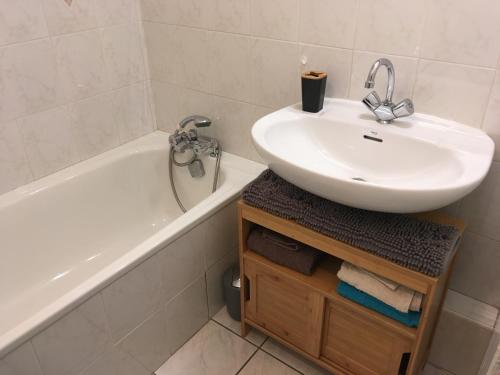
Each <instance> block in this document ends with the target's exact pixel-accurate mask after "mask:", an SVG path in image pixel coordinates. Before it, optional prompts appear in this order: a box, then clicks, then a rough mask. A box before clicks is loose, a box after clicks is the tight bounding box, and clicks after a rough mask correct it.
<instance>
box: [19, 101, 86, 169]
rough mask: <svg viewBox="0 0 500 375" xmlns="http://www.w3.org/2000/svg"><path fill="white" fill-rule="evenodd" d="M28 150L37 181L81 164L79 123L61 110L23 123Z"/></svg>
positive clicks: (22, 129) (22, 121)
mask: <svg viewBox="0 0 500 375" xmlns="http://www.w3.org/2000/svg"><path fill="white" fill-rule="evenodd" d="M19 126H20V129H21V131H22V133H23V136H24V146H25V150H26V154H27V156H28V160H29V163H30V166H31V170H32V172H33V177H34V178H35V179H38V178H41V177H43V176H46V175H49V174H51V173H54V172H55V171H58V170H60V169H63V168H65V167H67V166H69V165H71V164H75V163H77V162H78V161H80V156H79V154H78V148H77V145H76V131H75V127H76V125H75V119H74V118H73V116H72V115H71V112H70V110H69V108H67V107H58V108H55V109H51V110H49V111H45V112H39V113H37V114H35V115H32V116H28V117H24V118H22V119H20V120H19Z"/></svg>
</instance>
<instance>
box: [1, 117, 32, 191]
mask: <svg viewBox="0 0 500 375" xmlns="http://www.w3.org/2000/svg"><path fill="white" fill-rule="evenodd" d="M32 179H33V176H32V174H31V169H30V166H29V163H28V159H27V157H26V153H25V151H24V141H23V138H22V135H21V132H20V130H19V126H18V123H17V122H15V121H11V122H6V123H3V124H0V194H2V193H5V192H7V191H9V190H12V189H15V188H16V187H18V186H21V185H24V184H26V183H28V182H30V181H31V180H32Z"/></svg>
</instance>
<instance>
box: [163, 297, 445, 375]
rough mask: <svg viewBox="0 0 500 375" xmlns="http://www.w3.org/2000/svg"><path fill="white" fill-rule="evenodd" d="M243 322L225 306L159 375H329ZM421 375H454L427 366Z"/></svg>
mask: <svg viewBox="0 0 500 375" xmlns="http://www.w3.org/2000/svg"><path fill="white" fill-rule="evenodd" d="M239 332H240V323H239V322H237V321H235V320H233V319H232V318H231V317H230V316H229V314H228V313H227V310H226V308H225V307H224V308H223V309H222V310H220V311H219V312H218V313H217V314H216V315H215V316H214V317H213V318H212V320H210V321H209V322H208V323H207V324H206V325H205V326H204V327H203V328H202V329H201V330H200V331H199V332H198V333H197V334H196V335H194V336H193V337H192V338H191V339H190V340H189V341H188V342H187V343H186V344H184V346H182V347H181V348H180V349H179V350H178V351H177V352H176V353H175V354H174V355H173V356H172V357H170V359H169V360H168V361H167V362H165V363H164V364H163V366H161V367H160V368H159V369H158V370H157V371H156V375H236V374H238V375H300V374H303V375H329V372H327V371H326V370H324V369H322V368H320V367H318V366H317V365H315V364H313V363H311V362H309V361H308V360H306V359H304V358H302V357H301V356H299V355H297V354H295V353H294V352H292V351H290V350H289V349H287V348H285V347H284V346H282V345H281V344H279V343H277V342H276V341H274V340H273V339H271V338H269V337H267V336H265V335H263V334H262V333H260V332H258V331H256V330H252V331H250V333H249V334H248V335H247V337H245V338H244V339H243V338H241V337H240V335H239ZM422 375H453V374H451V373H449V372H446V371H445V370H441V369H437V368H435V367H433V366H431V365H427V366H426V368H425V369H424V371H423V373H422Z"/></svg>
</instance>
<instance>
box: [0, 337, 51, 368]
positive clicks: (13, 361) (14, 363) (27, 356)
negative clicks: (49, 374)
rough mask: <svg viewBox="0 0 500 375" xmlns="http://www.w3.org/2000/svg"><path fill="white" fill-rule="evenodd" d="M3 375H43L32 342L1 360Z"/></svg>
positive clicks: (0, 365)
mask: <svg viewBox="0 0 500 375" xmlns="http://www.w3.org/2000/svg"><path fill="white" fill-rule="evenodd" d="M0 374H2V375H42V371H41V369H40V365H39V363H38V360H37V358H36V356H35V352H34V351H33V347H32V345H31V342H27V343H25V344H23V345H21V346H20V347H18V348H17V349H15V350H14V351H13V352H10V353H9V354H7V355H6V356H5V357H4V358H2V359H0Z"/></svg>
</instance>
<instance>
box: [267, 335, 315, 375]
mask: <svg viewBox="0 0 500 375" xmlns="http://www.w3.org/2000/svg"><path fill="white" fill-rule="evenodd" d="M266 341H267V340H266ZM280 345H281V344H280ZM259 350H262V351H263V352H264V353H266V354H268V355H270V356H271V357H273V358H274V359H276V360H277V361H279V362H281V363H283V364H284V365H286V366H287V367H289V368H291V369H292V370H294V371H297V372H298V373H299V374H302V375H305V374H304V373H303V372H302V371H300V370H299V369H297V368H295V367H293V366H292V365H290V364H288V363H286V362H285V361H284V360H283V359H281V358H279V357H277V356H276V355H275V354H273V353H271V352H268V351H267V350H266V349H264V348H261V349H259ZM287 350H288V349H287Z"/></svg>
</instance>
